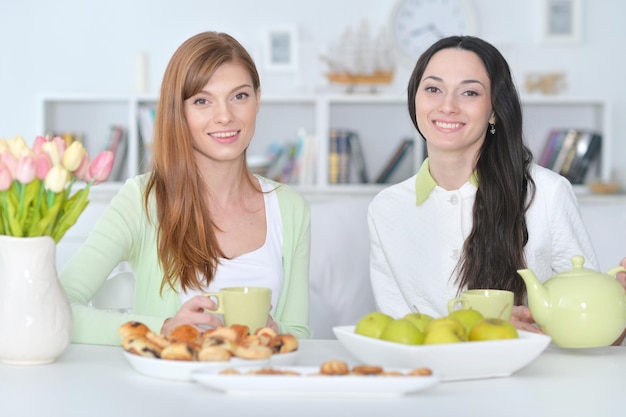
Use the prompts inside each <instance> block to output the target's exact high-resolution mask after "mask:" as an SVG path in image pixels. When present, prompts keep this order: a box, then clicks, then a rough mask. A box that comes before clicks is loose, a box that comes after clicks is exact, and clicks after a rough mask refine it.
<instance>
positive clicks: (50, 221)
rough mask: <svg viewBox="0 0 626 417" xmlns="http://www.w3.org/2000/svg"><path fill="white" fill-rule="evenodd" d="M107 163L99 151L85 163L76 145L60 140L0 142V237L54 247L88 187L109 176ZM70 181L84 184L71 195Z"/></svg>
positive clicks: (105, 154) (81, 205) (77, 211)
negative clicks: (46, 241)
mask: <svg viewBox="0 0 626 417" xmlns="http://www.w3.org/2000/svg"><path fill="white" fill-rule="evenodd" d="M113 159H114V155H113V153H112V152H111V151H103V152H102V153H100V154H98V156H96V157H95V158H94V159H93V161H90V160H89V154H88V153H87V151H86V150H85V148H84V146H83V145H82V144H81V143H80V142H78V141H75V142H72V143H71V144H69V145H68V144H67V143H66V142H65V140H64V139H62V138H61V137H55V138H53V139H48V138H44V137H42V136H38V137H37V138H36V139H35V141H34V143H33V146H32V148H29V147H28V145H27V144H26V142H25V141H24V139H23V138H22V137H20V136H16V137H14V138H13V139H2V138H0V193H2V199H1V201H0V235H8V236H15V237H34V236H50V237H51V238H52V239H54V241H55V242H57V243H58V242H59V241H60V240H61V238H62V237H63V235H64V234H65V232H67V230H68V229H69V228H70V227H71V226H72V225H73V224H74V223H76V220H78V217H79V216H80V214H81V213H82V212H83V211H84V210H85V208H86V207H87V204H88V203H89V201H88V200H87V198H88V196H89V189H90V187H91V186H92V185H94V184H97V183H99V182H102V181H105V180H106V179H107V178H108V177H109V174H110V173H111V169H112V168H113ZM76 181H84V182H85V186H84V187H82V188H80V189H79V190H77V191H76V192H75V193H73V194H72V186H73V185H74V183H75V182H76Z"/></svg>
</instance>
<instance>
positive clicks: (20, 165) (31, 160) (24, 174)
mask: <svg viewBox="0 0 626 417" xmlns="http://www.w3.org/2000/svg"><path fill="white" fill-rule="evenodd" d="M15 179H16V180H18V181H19V182H21V183H22V184H29V183H30V182H31V181H32V180H34V179H35V157H33V156H32V155H21V156H20V158H19V159H18V160H17V169H16V170H15Z"/></svg>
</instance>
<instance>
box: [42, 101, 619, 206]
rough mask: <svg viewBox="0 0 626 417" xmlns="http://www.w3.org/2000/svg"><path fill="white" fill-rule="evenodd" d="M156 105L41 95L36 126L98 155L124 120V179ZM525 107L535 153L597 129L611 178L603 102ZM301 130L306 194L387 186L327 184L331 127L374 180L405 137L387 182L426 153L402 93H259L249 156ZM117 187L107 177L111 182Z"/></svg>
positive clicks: (599, 173)
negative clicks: (350, 143)
mask: <svg viewBox="0 0 626 417" xmlns="http://www.w3.org/2000/svg"><path fill="white" fill-rule="evenodd" d="M155 103H156V96H108V95H87V94H85V95H45V96H42V97H41V105H40V108H41V117H40V120H41V126H40V127H39V129H38V131H40V132H42V133H44V134H45V133H49V132H57V133H63V132H65V131H71V132H75V133H78V134H80V135H81V136H82V137H83V138H84V142H85V146H86V148H87V149H88V150H89V152H90V154H94V155H95V154H96V153H98V152H99V151H101V150H102V149H103V148H104V145H105V143H106V141H107V139H108V135H109V131H110V127H111V125H112V124H118V125H122V126H126V127H127V129H128V141H127V143H128V150H127V159H126V163H125V166H124V168H123V171H122V172H123V178H128V177H132V176H134V175H137V174H139V173H141V172H142V171H143V169H144V168H143V167H144V161H143V155H144V153H145V152H146V147H145V146H144V144H142V140H141V136H140V123H139V115H140V109H141V108H144V107H146V106H148V107H149V106H154V105H155ZM523 110H524V119H525V120H524V123H525V129H526V140H527V142H528V144H529V146H530V147H531V149H532V151H533V153H534V154H535V156H536V157H537V158H538V156H539V155H540V154H541V150H542V149H543V146H544V143H545V140H546V138H547V137H548V133H549V132H550V130H551V129H553V128H557V127H573V128H587V129H594V130H597V131H599V132H601V133H602V135H603V141H602V150H601V152H600V157H599V161H598V163H597V164H596V166H595V167H592V171H593V173H592V174H593V177H594V178H596V179H602V180H607V181H608V180H609V179H610V178H611V172H612V166H611V159H610V156H611V152H610V151H611V142H612V140H613V136H612V132H611V131H610V120H611V106H610V103H609V102H608V101H607V100H605V99H602V98H562V97H525V98H523ZM301 128H304V129H305V130H306V131H307V132H308V133H311V134H315V135H316V138H317V154H316V156H317V161H316V172H315V183H314V185H309V186H306V187H301V190H302V192H303V193H305V194H307V195H311V196H314V195H317V196H322V195H324V196H332V195H363V194H366V195H367V194H369V195H372V194H374V193H375V192H377V191H378V190H380V189H381V188H382V187H384V186H385V185H382V184H330V183H329V181H328V152H329V140H328V138H329V132H330V129H331V128H336V129H350V130H353V131H355V132H357V133H358V135H359V138H360V141H361V145H362V147H363V152H364V157H365V163H366V167H367V171H368V173H369V176H370V180H371V181H373V179H374V178H376V176H377V175H378V174H379V173H380V172H381V170H382V169H383V167H384V166H385V164H386V163H387V161H388V159H389V158H390V157H391V156H392V154H393V152H394V150H395V149H396V147H397V146H398V144H399V143H400V142H401V141H402V140H403V139H406V138H411V137H412V138H414V139H415V145H416V146H414V151H413V153H412V157H411V158H410V160H408V161H405V162H404V163H403V166H402V169H401V170H400V171H399V172H397V173H396V174H394V176H393V177H392V178H391V182H392V183H393V182H398V181H401V180H402V179H404V178H407V177H408V176H410V175H412V174H413V173H414V172H415V171H416V170H417V168H418V167H419V165H420V164H421V161H422V159H423V155H422V143H423V141H422V139H421V138H419V137H418V136H417V134H416V132H415V129H414V128H413V125H412V123H411V121H410V119H409V116H408V114H407V108H406V97H405V95H404V94H399V95H378V94H362V95H359V94H352V95H350V94H318V95H295V96H292V95H288V96H271V95H263V96H262V105H261V110H260V112H259V117H258V120H257V128H256V133H255V138H254V139H253V141H252V144H251V145H250V148H249V151H248V152H249V155H263V154H265V152H266V151H267V149H268V148H269V146H270V145H271V144H272V143H279V144H280V143H285V142H287V141H291V140H295V138H296V135H297V132H298V130H299V129H301ZM119 185H120V183H115V182H112V183H110V184H108V187H112V188H115V187H119ZM100 188H101V187H97V188H96V189H94V191H96V190H97V189H100ZM105 188H106V187H105Z"/></svg>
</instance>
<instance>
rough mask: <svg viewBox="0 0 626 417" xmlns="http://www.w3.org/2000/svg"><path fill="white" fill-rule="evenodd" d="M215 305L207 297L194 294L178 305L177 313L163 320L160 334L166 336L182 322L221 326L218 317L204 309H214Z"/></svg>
mask: <svg viewBox="0 0 626 417" xmlns="http://www.w3.org/2000/svg"><path fill="white" fill-rule="evenodd" d="M216 308H217V305H216V304H215V302H214V301H213V300H211V299H210V298H209V297H205V296H202V295H196V296H195V297H191V298H190V299H189V300H187V302H185V304H183V305H182V306H181V307H180V310H178V313H176V315H175V316H174V317H170V318H169V319H167V320H165V322H164V323H163V327H161V334H162V335H164V336H166V335H168V334H170V333H171V332H172V330H174V329H175V328H176V327H178V326H180V325H183V324H192V325H194V326H202V327H207V326H208V327H218V326H223V323H222V322H221V320H220V319H218V318H217V317H215V316H214V315H213V314H208V313H207V312H206V311H205V309H206V310H215V309H216Z"/></svg>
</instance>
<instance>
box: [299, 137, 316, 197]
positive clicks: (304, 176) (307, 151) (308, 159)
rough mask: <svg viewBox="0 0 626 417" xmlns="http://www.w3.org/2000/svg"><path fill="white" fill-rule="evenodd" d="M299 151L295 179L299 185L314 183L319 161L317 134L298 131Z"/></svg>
mask: <svg viewBox="0 0 626 417" xmlns="http://www.w3.org/2000/svg"><path fill="white" fill-rule="evenodd" d="M298 141H299V146H298V149H299V152H298V158H297V161H296V168H297V169H296V172H295V173H294V176H295V178H294V179H295V180H296V182H297V183H298V184H299V185H314V184H315V173H316V163H317V158H316V155H317V139H316V137H315V135H312V134H308V133H307V132H306V131H304V130H301V131H300V132H298Z"/></svg>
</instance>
